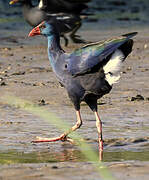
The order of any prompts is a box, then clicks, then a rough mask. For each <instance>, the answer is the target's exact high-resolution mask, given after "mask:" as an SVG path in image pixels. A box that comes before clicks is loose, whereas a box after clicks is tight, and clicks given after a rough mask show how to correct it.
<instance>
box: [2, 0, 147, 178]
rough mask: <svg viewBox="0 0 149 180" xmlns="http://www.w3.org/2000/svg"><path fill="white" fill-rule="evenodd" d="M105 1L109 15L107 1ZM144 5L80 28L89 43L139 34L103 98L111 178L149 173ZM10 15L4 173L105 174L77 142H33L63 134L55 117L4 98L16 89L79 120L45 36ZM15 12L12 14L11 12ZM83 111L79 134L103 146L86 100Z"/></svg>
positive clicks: (5, 26) (5, 27)
mask: <svg viewBox="0 0 149 180" xmlns="http://www.w3.org/2000/svg"><path fill="white" fill-rule="evenodd" d="M115 2H116V1H115ZM121 2H123V1H121ZM130 2H133V0H132V1H130ZM139 2H140V1H139V0H137V3H139ZM143 2H144V3H145V2H146V1H143ZM130 4H131V3H130ZM131 5H132V7H133V3H132V4H131ZM116 6H117V7H118V8H122V7H124V8H122V9H124V10H125V11H126V7H127V4H121V5H119V4H118V5H116ZM96 7H97V6H96ZM101 7H102V9H100V10H101V11H102V12H103V11H104V12H105V13H107V14H106V16H105V17H107V15H108V13H109V11H108V9H107V6H106V5H105V4H103V5H102V6H101ZM112 7H113V6H112ZM137 7H140V8H142V6H137ZM104 8H106V9H104ZM94 9H95V7H94ZM130 9H131V8H130ZM145 9H147V7H146V6H145V5H144V9H143V10H144V12H143V15H141V16H140V9H138V12H135V15H134V16H133V18H134V19H133V20H132V19H131V18H132V16H130V14H125V16H124V15H123V17H121V16H118V17H121V18H123V19H117V18H118V17H117V18H116V20H115V19H112V18H111V19H108V18H107V19H105V17H103V16H102V18H101V14H100V13H99V15H98V16H99V17H98V18H99V20H97V19H98V18H97V17H93V18H92V19H90V20H89V21H88V22H85V23H84V24H83V26H82V28H81V29H80V31H79V34H80V35H81V36H82V37H83V38H84V39H86V40H88V41H97V40H103V39H107V38H111V37H113V36H117V35H121V34H125V33H128V32H132V31H138V32H139V33H138V35H137V36H136V37H135V38H134V47H133V51H132V53H131V54H130V55H129V57H128V58H127V60H126V62H125V63H124V67H123V69H122V73H121V79H120V81H119V83H117V84H115V85H114V86H113V89H112V91H111V92H110V93H109V94H108V95H106V96H104V97H103V98H101V99H100V100H99V102H98V103H99V106H98V107H99V114H100V116H101V119H102V121H103V136H104V158H103V161H104V164H105V165H106V166H107V167H108V168H109V170H110V171H111V173H112V174H113V176H114V177H115V178H116V179H122V180H126V179H129V180H140V179H143V180H148V178H149V112H148V109H149V108H148V107H149V83H148V79H149V36H148V35H149V30H148V27H149V26H148V24H147V21H148V18H147V17H146V16H145V15H147V13H146V12H147V11H145ZM0 10H1V11H0V12H2V9H0ZM96 10H99V9H97V8H96ZM133 10H135V11H137V9H135V8H133ZM15 11H16V10H15ZM3 12H4V11H3ZM130 12H131V11H130ZM13 13H14V12H13ZM10 14H11V13H10ZM10 14H8V19H6V17H7V15H6V16H5V18H3V20H4V21H0V25H1V27H0V28H1V29H0V93H1V96H0V179H2V180H3V179H8V180H9V179H31V180H34V179H36V180H38V179H39V180H40V179H51V180H53V179H56V180H63V179H64V180H67V179H69V180H73V179H74V180H76V179H80V180H82V179H84V180H89V179H92V180H96V179H98V180H99V179H103V178H101V177H100V175H99V174H98V173H97V171H96V170H95V168H94V166H93V165H92V163H90V162H87V161H86V159H85V157H83V155H82V154H81V152H80V150H79V148H78V147H77V146H74V145H71V144H69V143H62V142H56V143H50V144H49V143H43V144H32V143H31V141H32V140H34V139H35V138H36V136H42V137H53V136H58V135H59V134H60V133H62V132H61V131H60V130H58V129H57V128H56V127H55V126H54V125H53V124H50V122H49V121H45V120H43V119H42V118H40V117H38V116H35V115H33V114H31V113H29V112H27V111H23V110H21V109H19V108H17V107H14V106H11V105H8V104H7V103H6V102H5V100H4V99H3V97H4V96H7V95H13V96H16V97H19V98H22V99H25V100H29V101H31V102H32V103H35V104H36V105H38V106H41V107H43V108H45V109H46V110H48V111H49V112H54V113H55V114H56V115H57V116H58V117H60V118H61V119H62V120H64V121H65V122H67V123H68V124H69V125H73V124H74V123H75V121H76V117H75V111H74V108H73V106H72V105H71V103H70V101H69V98H68V96H67V93H66V91H65V89H64V88H62V87H61V86H60V85H59V83H58V82H57V80H56V78H55V75H54V74H53V72H52V69H51V67H50V64H49V61H48V56H47V43H46V39H45V38H43V37H36V38H28V37H27V34H28V32H29V31H30V29H31V28H30V27H29V26H28V25H27V24H25V22H24V21H23V19H22V18H21V17H19V18H20V19H17V23H16V21H15V22H14V19H12V17H11V18H9V15H10ZM11 15H12V14H11ZM110 16H111V15H110V14H109V17H110ZM16 17H17V18H18V16H17V14H14V16H13V18H16ZM113 17H114V16H113ZM126 17H127V18H126ZM130 17H131V18H130ZM138 17H139V18H140V19H138ZM100 18H101V19H100ZM9 21H10V22H9ZM105 22H106V23H105ZM63 44H64V42H63V40H62V47H63V48H64V49H65V50H66V51H67V52H71V51H72V50H74V49H76V48H78V47H80V46H82V45H81V44H78V45H74V44H72V43H70V44H69V46H68V47H67V48H66V47H64V46H63ZM81 113H82V119H83V126H82V127H81V129H79V130H78V132H79V133H80V134H81V135H82V136H83V137H84V139H86V141H87V142H88V143H89V144H90V145H91V146H92V148H93V149H94V150H95V151H98V142H97V130H96V125H95V117H94V114H93V113H92V112H91V111H90V109H89V108H88V107H87V106H86V105H85V104H84V103H82V106H81ZM101 169H102V168H101Z"/></svg>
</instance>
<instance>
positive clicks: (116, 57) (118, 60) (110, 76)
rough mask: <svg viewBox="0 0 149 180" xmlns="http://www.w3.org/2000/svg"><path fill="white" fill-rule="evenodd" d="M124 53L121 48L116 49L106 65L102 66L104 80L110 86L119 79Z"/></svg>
mask: <svg viewBox="0 0 149 180" xmlns="http://www.w3.org/2000/svg"><path fill="white" fill-rule="evenodd" d="M124 58H125V56H124V54H123V52H122V51H121V50H119V49H117V50H116V51H115V52H114V53H113V55H112V56H111V58H110V60H109V61H108V62H107V64H106V65H104V66H103V70H104V72H105V76H106V80H107V81H108V83H109V84H110V85H111V86H112V85H113V84H114V83H117V82H118V80H119V79H120V70H121V68H122V65H123V61H124Z"/></svg>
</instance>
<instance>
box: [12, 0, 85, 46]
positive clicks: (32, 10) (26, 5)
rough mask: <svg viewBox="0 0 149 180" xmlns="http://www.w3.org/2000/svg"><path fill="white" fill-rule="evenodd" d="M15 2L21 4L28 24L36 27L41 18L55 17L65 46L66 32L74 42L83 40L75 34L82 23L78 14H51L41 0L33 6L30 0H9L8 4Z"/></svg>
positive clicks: (66, 41)
mask: <svg viewBox="0 0 149 180" xmlns="http://www.w3.org/2000/svg"><path fill="white" fill-rule="evenodd" d="M17 2H19V3H21V4H22V6H23V16H24V19H25V20H26V21H27V23H28V24H29V25H31V26H33V27H36V26H37V25H38V24H40V23H41V22H42V21H43V20H49V19H51V18H53V17H55V18H56V19H57V24H58V28H59V29H60V30H59V32H60V35H61V37H63V38H64V40H65V46H67V45H68V38H67V37H66V35H67V34H68V35H69V37H70V39H71V40H72V41H73V42H74V43H84V42H85V41H84V40H82V39H80V38H79V36H78V35H76V34H75V33H76V31H77V30H78V29H79V28H80V27H81V24H82V23H81V21H82V20H81V18H80V16H79V15H76V14H66V13H56V14H53V13H51V12H48V11H44V10H43V9H42V4H41V2H42V0H40V3H39V5H38V6H33V5H32V2H31V0H11V1H10V4H15V3H17ZM53 12H54V10H53ZM56 12H57V11H56Z"/></svg>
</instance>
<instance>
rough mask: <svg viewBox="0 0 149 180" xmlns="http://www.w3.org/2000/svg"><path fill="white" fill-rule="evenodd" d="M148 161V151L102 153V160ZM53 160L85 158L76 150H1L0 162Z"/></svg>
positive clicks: (44, 161) (73, 160) (67, 160)
mask: <svg viewBox="0 0 149 180" xmlns="http://www.w3.org/2000/svg"><path fill="white" fill-rule="evenodd" d="M125 161H149V151H141V152H132V151H121V152H118V151H116V152H106V151H104V153H103V162H125ZM55 162H87V159H86V158H85V157H84V156H83V155H82V153H81V152H80V151H78V150H74V149H71V150H68V149H66V150H64V151H62V152H55V153H54V152H32V153H23V152H17V151H16V152H15V151H10V152H1V153H0V164H16V163H55Z"/></svg>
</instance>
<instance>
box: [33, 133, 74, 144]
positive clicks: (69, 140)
mask: <svg viewBox="0 0 149 180" xmlns="http://www.w3.org/2000/svg"><path fill="white" fill-rule="evenodd" d="M55 141H62V142H64V141H68V142H70V143H72V144H73V143H74V141H73V140H72V139H71V138H69V137H67V136H66V135H65V134H62V135H61V136H59V137H55V138H42V137H36V140H33V141H32V143H43V142H55Z"/></svg>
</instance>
